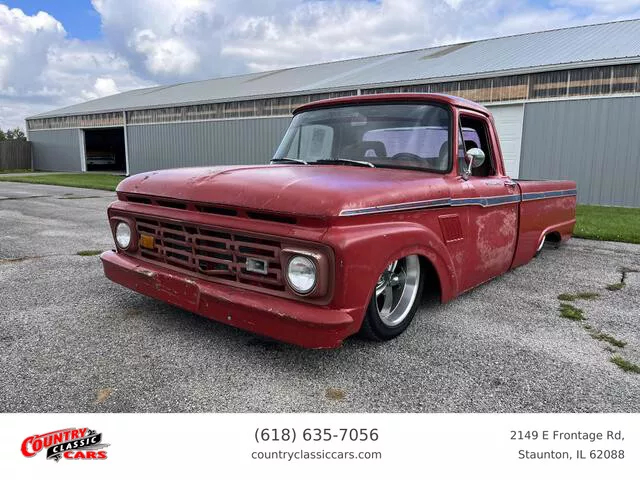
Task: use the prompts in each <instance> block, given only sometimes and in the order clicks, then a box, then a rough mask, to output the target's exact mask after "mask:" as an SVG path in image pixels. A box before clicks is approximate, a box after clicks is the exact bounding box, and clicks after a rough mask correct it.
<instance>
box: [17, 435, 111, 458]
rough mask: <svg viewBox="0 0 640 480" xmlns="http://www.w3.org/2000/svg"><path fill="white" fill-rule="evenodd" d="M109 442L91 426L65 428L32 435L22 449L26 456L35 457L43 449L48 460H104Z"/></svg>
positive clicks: (26, 439) (25, 440) (24, 442)
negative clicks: (105, 441) (103, 440)
mask: <svg viewBox="0 0 640 480" xmlns="http://www.w3.org/2000/svg"><path fill="white" fill-rule="evenodd" d="M108 446H109V444H107V443H102V433H97V432H96V431H95V430H91V429H89V428H65V429H63V430H56V431H55V432H49V433H44V434H42V435H32V436H30V437H27V438H25V439H24V441H23V442H22V448H21V449H20V451H21V452H22V455H24V456H25V457H34V456H36V455H37V454H38V453H40V452H41V451H42V450H46V452H47V460H55V461H56V462H58V461H60V459H61V458H62V457H64V458H66V459H68V460H104V459H106V458H107V452H106V451H105V448H107V447H108Z"/></svg>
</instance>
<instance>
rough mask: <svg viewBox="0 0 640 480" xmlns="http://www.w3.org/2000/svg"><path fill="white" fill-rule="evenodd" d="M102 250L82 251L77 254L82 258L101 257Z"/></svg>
mask: <svg viewBox="0 0 640 480" xmlns="http://www.w3.org/2000/svg"><path fill="white" fill-rule="evenodd" d="M101 253H102V250H80V251H79V252H76V255H80V256H81V257H92V256H93V255H100V254H101Z"/></svg>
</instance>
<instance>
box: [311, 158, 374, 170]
mask: <svg viewBox="0 0 640 480" xmlns="http://www.w3.org/2000/svg"><path fill="white" fill-rule="evenodd" d="M311 163H316V164H319V165H335V164H341V163H346V164H348V165H359V166H361V167H371V168H376V166H375V165H374V164H373V163H370V162H365V161H362V160H351V159H350V158H322V159H320V160H316V161H315V162H311Z"/></svg>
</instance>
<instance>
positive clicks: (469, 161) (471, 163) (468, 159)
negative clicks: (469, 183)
mask: <svg viewBox="0 0 640 480" xmlns="http://www.w3.org/2000/svg"><path fill="white" fill-rule="evenodd" d="M485 158H486V157H485V154H484V152H483V151H482V150H480V149H479V148H470V149H469V150H468V151H467V153H466V154H465V156H464V163H465V169H464V172H462V178H464V179H465V180H466V179H468V178H469V176H470V175H471V169H473V168H478V167H481V166H482V165H483V164H484V161H485Z"/></svg>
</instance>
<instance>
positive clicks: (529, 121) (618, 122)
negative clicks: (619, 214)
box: [520, 97, 640, 207]
mask: <svg viewBox="0 0 640 480" xmlns="http://www.w3.org/2000/svg"><path fill="white" fill-rule="evenodd" d="M520 178H528V179H571V180H576V181H577V182H578V202H579V203H585V204H599V205H622V206H629V207H640V97H621V98H603V99H591V100H571V101H554V102H542V103H529V104H527V105H526V107H525V114H524V130H523V139H522V156H521V161H520Z"/></svg>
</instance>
